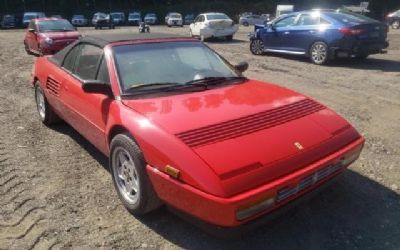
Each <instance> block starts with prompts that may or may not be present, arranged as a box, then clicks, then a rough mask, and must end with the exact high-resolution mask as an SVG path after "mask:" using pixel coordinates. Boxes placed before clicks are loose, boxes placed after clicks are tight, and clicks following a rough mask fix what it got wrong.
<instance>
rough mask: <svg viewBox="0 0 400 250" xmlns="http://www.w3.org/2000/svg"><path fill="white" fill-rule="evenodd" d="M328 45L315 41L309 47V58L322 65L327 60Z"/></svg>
mask: <svg viewBox="0 0 400 250" xmlns="http://www.w3.org/2000/svg"><path fill="white" fill-rule="evenodd" d="M328 51H329V50H328V45H327V44H326V43H324V42H315V43H313V44H312V45H311V48H310V52H309V55H310V60H311V62H312V63H314V64H316V65H324V64H327V63H328V61H329V52H328Z"/></svg>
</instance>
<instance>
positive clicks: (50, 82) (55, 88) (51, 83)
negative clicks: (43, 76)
mask: <svg viewBox="0 0 400 250" xmlns="http://www.w3.org/2000/svg"><path fill="white" fill-rule="evenodd" d="M46 88H47V89H48V90H49V92H50V93H51V94H53V95H55V96H58V95H59V93H60V83H59V82H58V81H56V80H55V79H53V78H51V77H50V76H49V77H47V82H46Z"/></svg>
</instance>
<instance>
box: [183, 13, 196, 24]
mask: <svg viewBox="0 0 400 250" xmlns="http://www.w3.org/2000/svg"><path fill="white" fill-rule="evenodd" d="M194 18H195V16H194V14H186V15H185V24H191V23H193V21H194Z"/></svg>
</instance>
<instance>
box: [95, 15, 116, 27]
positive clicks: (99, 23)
mask: <svg viewBox="0 0 400 250" xmlns="http://www.w3.org/2000/svg"><path fill="white" fill-rule="evenodd" d="M92 24H93V25H94V28H95V29H102V28H103V27H107V28H109V29H114V28H115V25H114V22H113V19H112V16H110V15H107V14H105V13H102V12H98V13H95V14H94V15H93V18H92Z"/></svg>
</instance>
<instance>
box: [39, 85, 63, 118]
mask: <svg viewBox="0 0 400 250" xmlns="http://www.w3.org/2000/svg"><path fill="white" fill-rule="evenodd" d="M35 101H36V108H37V111H38V114H39V118H40V120H41V121H42V123H43V124H44V125H46V126H50V125H53V124H56V123H58V122H59V121H60V120H61V119H60V118H59V117H58V116H57V114H56V113H55V112H54V111H53V108H52V107H51V106H50V104H49V103H48V102H47V99H46V96H45V95H44V91H43V89H42V87H40V82H39V81H37V82H36V84H35Z"/></svg>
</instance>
